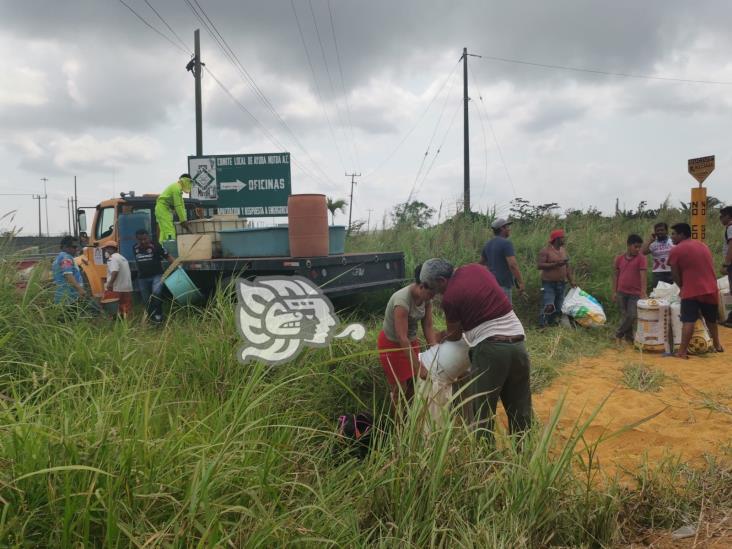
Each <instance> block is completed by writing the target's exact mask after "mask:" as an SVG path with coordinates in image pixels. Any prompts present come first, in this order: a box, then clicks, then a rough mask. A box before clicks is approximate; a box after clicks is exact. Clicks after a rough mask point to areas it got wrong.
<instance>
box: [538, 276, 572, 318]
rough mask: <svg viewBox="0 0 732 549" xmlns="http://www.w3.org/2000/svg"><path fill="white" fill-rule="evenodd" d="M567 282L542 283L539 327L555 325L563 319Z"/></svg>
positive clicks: (544, 281) (543, 281)
mask: <svg viewBox="0 0 732 549" xmlns="http://www.w3.org/2000/svg"><path fill="white" fill-rule="evenodd" d="M566 285H567V283H566V282H547V281H546V280H542V281H541V311H539V326H546V325H547V324H554V323H555V322H559V319H560V318H561V317H562V304H563V303H564V288H565V286H566Z"/></svg>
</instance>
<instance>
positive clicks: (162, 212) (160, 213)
mask: <svg viewBox="0 0 732 549" xmlns="http://www.w3.org/2000/svg"><path fill="white" fill-rule="evenodd" d="M155 220H156V221H157V222H158V231H159V235H160V236H159V237H158V242H163V241H165V240H175V225H173V212H171V211H170V209H169V208H168V207H167V206H166V205H165V204H164V203H162V202H156V203H155Z"/></svg>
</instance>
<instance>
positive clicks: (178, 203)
mask: <svg viewBox="0 0 732 549" xmlns="http://www.w3.org/2000/svg"><path fill="white" fill-rule="evenodd" d="M191 185H192V184H191V176H190V175H188V174H187V173H184V174H182V175H181V176H180V177H179V178H178V181H176V182H175V183H171V184H170V185H168V186H167V187H166V188H165V190H164V191H163V192H162V193H160V196H158V199H157V200H156V201H155V219H156V220H157V222H158V231H159V235H160V238H159V240H160V242H162V241H164V240H175V225H173V214H174V213H176V214H178V221H180V223H181V225H183V227H185V228H186V229H188V216H187V215H186V207H185V204H184V203H183V193H190V192H191Z"/></svg>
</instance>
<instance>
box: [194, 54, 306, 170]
mask: <svg viewBox="0 0 732 549" xmlns="http://www.w3.org/2000/svg"><path fill="white" fill-rule="evenodd" d="M204 70H205V71H206V72H207V73H208V75H209V76H210V77H211V78H213V80H214V82H216V84H217V85H218V86H219V87H220V88H221V90H222V91H223V92H224V93H225V94H226V95H228V96H229V98H230V99H231V100H232V101H233V102H234V104H235V105H236V106H238V107H239V109H240V110H241V111H242V112H243V113H244V114H246V115H247V116H249V117H250V118H251V119H252V121H254V123H255V124H256V125H257V126H259V128H260V129H261V130H262V132H263V133H264V135H265V137H267V139H269V140H270V141H271V142H272V144H273V145H275V146H276V147H278V148H280V149H281V150H283V151H284V150H286V148H285V146H284V145H283V144H282V143H281V142H280V141H279V140H278V139H277V137H276V136H275V135H273V134H272V133H271V132H270V131H269V130H268V129H267V128H266V127H265V126H264V124H262V123H261V122H260V121H259V120H258V119H257V117H256V116H254V114H252V112H251V111H250V110H249V109H247V108H246V107H245V106H244V104H243V103H242V102H241V101H239V100H238V99H237V98H236V96H235V95H234V94H233V93H232V92H231V91H230V90H229V88H227V87H226V86H225V85H224V83H223V82H221V80H219V79H218V78H217V77H216V75H215V74H214V73H213V72H212V71H211V69H210V68H208V67H204ZM290 163H291V164H293V165H295V166H297V167H298V168H299V169H300V170H302V171H303V173H305V174H306V175H307V176H309V177H311V178H312V179H313V180H316V181H317V179H318V178H317V177H315V176H314V175H313V174H312V173H311V172H310V171H309V169H308V168H306V167H305V166H304V165H303V164H302V163H300V162H298V161H297V160H295V159H294V158H293V157H292V155H291V156H290Z"/></svg>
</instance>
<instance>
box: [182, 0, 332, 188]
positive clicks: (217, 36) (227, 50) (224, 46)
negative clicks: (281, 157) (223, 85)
mask: <svg viewBox="0 0 732 549" xmlns="http://www.w3.org/2000/svg"><path fill="white" fill-rule="evenodd" d="M185 2H186V4H187V5H188V7H189V8H190V10H191V11H192V12H193V14H194V15H195V16H196V18H197V19H198V20H199V22H200V23H201V24H202V25H203V26H204V28H205V29H206V31H207V32H208V33H209V35H210V36H211V37H212V38H213V40H214V42H216V44H217V46H218V47H219V49H220V50H221V51H222V53H223V54H224V56H225V57H226V58H227V59H228V60H229V62H230V63H231V64H232V66H233V67H234V69H235V70H236V71H237V72H238V74H239V76H240V78H241V79H242V81H244V82H245V83H246V84H247V85H248V86H249V87H250V88H251V89H252V91H253V92H254V95H255V97H257V99H259V101H260V102H261V103H262V104H263V105H264V107H265V108H266V109H267V110H268V111H269V112H270V113H271V114H272V116H274V117H275V118H276V119H277V120H278V121H279V122H280V124H281V125H282V127H283V128H284V129H285V130H286V131H287V132H288V133H289V134H290V136H291V137H292V139H293V141H294V142H295V144H296V145H297V146H298V148H299V149H300V150H301V151H302V152H303V154H304V155H305V156H306V157H307V159H308V160H309V161H310V163H311V164H312V165H313V167H314V169H315V171H317V172H318V173H320V174H321V176H322V178H323V179H324V180H325V181H328V182H330V183H331V184H332V185H336V183H335V182H334V181H333V179H331V177H330V176H329V175H328V174H327V173H326V172H325V170H323V169H322V168H321V167H320V165H319V164H318V163H317V162H316V161H315V160H314V159H313V157H312V156H311V155H310V153H309V152H308V151H307V149H306V148H305V147H304V145H303V144H302V143H301V141H300V140H299V138H298V137H297V135H296V134H295V132H294V131H293V130H292V128H291V127H290V125H289V124H288V123H287V121H285V120H284V118H282V116H281V115H280V114H279V112H277V109H275V107H274V105H273V104H272V103H271V102H270V101H269V99H268V98H267V96H266V95H265V94H264V92H263V91H262V90H261V89H260V87H259V86H258V85H257V83H256V81H255V80H254V78H253V77H252V76H251V74H250V73H249V71H247V69H246V68H245V67H244V65H243V64H242V62H241V60H240V59H239V57H238V56H237V55H236V53H235V52H234V50H233V49H232V48H231V47H230V46H229V44H228V42H226V39H225V38H224V37H223V35H222V34H221V33H220V32H219V30H218V29H217V28H216V25H215V24H214V23H213V21H212V20H211V18H210V17H209V16H208V14H207V13H206V11H205V10H204V9H203V7H202V6H201V4H200V3H199V2H198V0H193V2H195V4H196V6H197V8H198V10H197V9H196V7H194V6H193V3H191V1H190V0H185ZM199 10H200V14H199ZM287 149H288V148H286V147H283V149H282V150H287ZM316 179H317V178H316Z"/></svg>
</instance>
